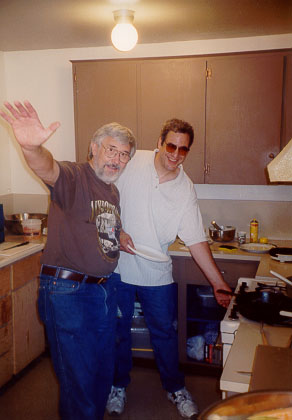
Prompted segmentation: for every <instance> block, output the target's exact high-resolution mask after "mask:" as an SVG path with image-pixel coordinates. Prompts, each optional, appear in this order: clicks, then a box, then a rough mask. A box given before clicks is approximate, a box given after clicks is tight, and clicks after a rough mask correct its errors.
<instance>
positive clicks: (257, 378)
mask: <svg viewBox="0 0 292 420" xmlns="http://www.w3.org/2000/svg"><path fill="white" fill-rule="evenodd" d="M291 389H292V349H291V348H284V347H276V346H266V345H258V346H257V347H256V351H255V358H254V363H253V369H252V375H251V380H250V386H249V391H259V390H289V391H291Z"/></svg>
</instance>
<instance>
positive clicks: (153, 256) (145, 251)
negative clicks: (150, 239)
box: [128, 244, 169, 262]
mask: <svg viewBox="0 0 292 420" xmlns="http://www.w3.org/2000/svg"><path fill="white" fill-rule="evenodd" d="M135 247H136V249H135V248H132V247H131V246H130V245H128V248H129V249H130V250H131V251H133V252H134V253H135V254H136V255H138V256H139V257H142V258H145V259H146V260H150V261H155V262H167V261H169V256H167V255H165V254H163V253H162V252H160V251H157V250H156V249H153V248H150V247H149V246H146V245H139V244H135Z"/></svg>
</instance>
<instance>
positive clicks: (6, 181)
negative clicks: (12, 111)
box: [0, 52, 11, 196]
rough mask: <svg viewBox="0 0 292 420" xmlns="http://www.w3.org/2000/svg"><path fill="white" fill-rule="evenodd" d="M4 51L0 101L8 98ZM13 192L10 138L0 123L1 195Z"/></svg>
mask: <svg viewBox="0 0 292 420" xmlns="http://www.w3.org/2000/svg"><path fill="white" fill-rule="evenodd" d="M4 71H5V69H4V53H2V52H0V103H1V104H2V103H3V101H4V100H5V99H6V88H5V76H4ZM10 192H11V158H10V140H9V136H8V132H7V129H6V127H4V125H0V196H1V195H4V194H9V193H10Z"/></svg>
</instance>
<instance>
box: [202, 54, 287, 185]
mask: <svg viewBox="0 0 292 420" xmlns="http://www.w3.org/2000/svg"><path fill="white" fill-rule="evenodd" d="M283 63H284V59H283V57H282V55H279V54H271V55H270V54H262V55H260V54H256V55H251V56H240V55H239V56H235V57H222V58H210V59H208V60H207V67H208V71H209V72H210V76H209V77H208V79H207V100H206V106H207V111H206V116H207V118H206V166H207V171H206V177H205V182H206V183H208V184H232V183H235V184H243V185H244V184H246V185H248V184H266V183H267V177H266V166H267V164H268V163H270V162H271V160H272V158H273V157H275V156H276V155H277V154H278V153H279V152H280V135H281V115H282V88H283V85H282V84H283ZM232 180H234V182H233V181H232Z"/></svg>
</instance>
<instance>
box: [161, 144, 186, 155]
mask: <svg viewBox="0 0 292 420" xmlns="http://www.w3.org/2000/svg"><path fill="white" fill-rule="evenodd" d="M165 148H166V151H167V152H168V153H174V152H175V151H176V149H178V154H179V155H180V156H186V155H187V154H188V152H189V151H190V148H189V147H187V146H180V147H177V146H176V145H175V144H173V143H166V142H165Z"/></svg>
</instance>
